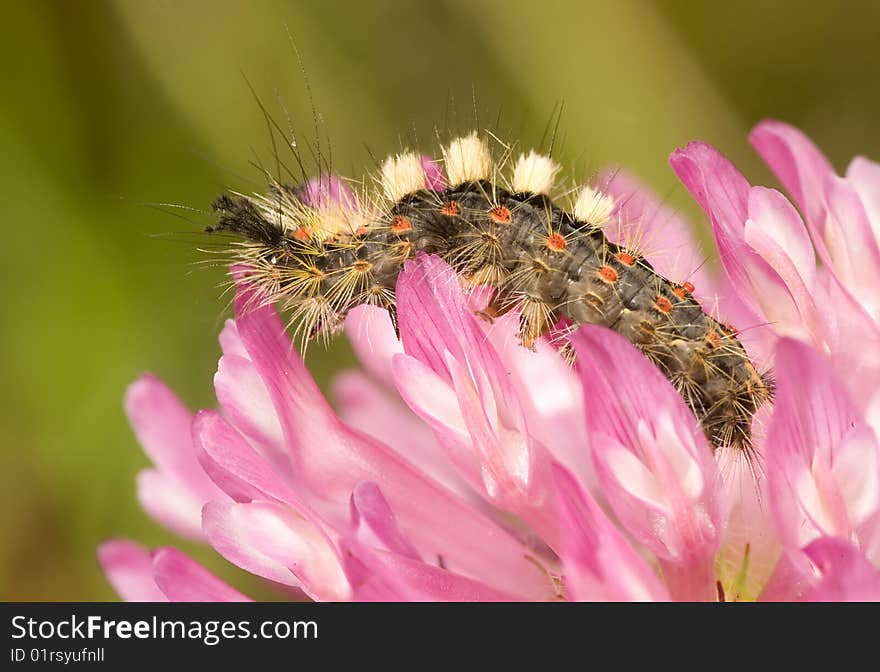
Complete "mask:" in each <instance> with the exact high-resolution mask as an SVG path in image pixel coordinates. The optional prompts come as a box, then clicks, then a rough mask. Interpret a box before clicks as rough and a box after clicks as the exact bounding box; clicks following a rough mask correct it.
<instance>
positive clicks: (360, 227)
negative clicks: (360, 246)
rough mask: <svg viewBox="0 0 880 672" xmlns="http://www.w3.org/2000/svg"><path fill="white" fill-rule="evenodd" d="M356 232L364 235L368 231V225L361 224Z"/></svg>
mask: <svg viewBox="0 0 880 672" xmlns="http://www.w3.org/2000/svg"><path fill="white" fill-rule="evenodd" d="M355 233H356V234H357V235H359V236H364V235H366V233H367V227H366V226H359V227H358V228H357V230H356V231H355Z"/></svg>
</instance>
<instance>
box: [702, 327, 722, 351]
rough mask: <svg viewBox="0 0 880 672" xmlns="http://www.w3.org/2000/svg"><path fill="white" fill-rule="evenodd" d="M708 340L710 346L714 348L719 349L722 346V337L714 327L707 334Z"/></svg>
mask: <svg viewBox="0 0 880 672" xmlns="http://www.w3.org/2000/svg"><path fill="white" fill-rule="evenodd" d="M706 342H707V343H709V347H710V348H712V349H713V350H717V349H718V348H720V347H721V338H720V337H719V336H718V332H716V331H715V330H714V329H713V330H712V331H710V332H709V333H708V334H706Z"/></svg>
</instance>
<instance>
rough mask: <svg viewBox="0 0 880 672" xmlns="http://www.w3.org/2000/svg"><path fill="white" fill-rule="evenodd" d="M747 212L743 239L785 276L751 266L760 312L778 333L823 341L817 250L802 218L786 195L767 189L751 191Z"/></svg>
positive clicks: (770, 265)
mask: <svg viewBox="0 0 880 672" xmlns="http://www.w3.org/2000/svg"><path fill="white" fill-rule="evenodd" d="M748 214H749V219H748V220H747V221H746V224H745V228H744V232H743V233H744V240H745V242H746V244H747V245H748V246H749V248H751V249H752V250H754V251H755V252H756V253H757V254H758V255H760V257H761V258H762V259H763V260H764V261H765V262H767V264H768V265H769V267H771V268H773V270H774V272H775V275H776V276H777V277H778V280H781V283H778V282H777V281H776V280H777V278H774V279H773V280H772V281H770V282H767V281H766V279H765V277H764V276H763V275H762V271H761V269H752V268H750V265H747V266H746V269H747V271H746V272H747V273H748V276H749V279H750V281H751V287H752V294H753V295H754V296H755V298H756V300H757V303H758V304H759V305H760V307H761V314H762V315H763V316H764V317H765V318H766V319H767V321H768V322H770V323H772V324H773V329H774V331H776V332H777V333H779V334H783V335H790V336H796V337H803V338H807V339H810V340H811V341H812V342H813V343H816V344H819V345H821V344H823V333H822V331H823V330H822V326H821V324H820V318H819V315H818V310H817V307H816V304H815V301H814V294H815V293H817V292H818V289H819V288H818V287H817V286H816V261H815V253H814V252H813V246H812V244H811V243H810V239H809V237H808V236H807V232H806V229H805V228H804V225H803V222H802V221H801V218H800V216H799V215H798V214H797V211H796V210H795V209H794V207H793V206H792V205H791V204H790V203H789V202H788V200H787V199H786V198H785V197H784V196H783V195H782V194H780V193H779V192H778V191H776V190H774V189H766V188H764V187H753V188H752V189H751V190H750V191H749V213H748Z"/></svg>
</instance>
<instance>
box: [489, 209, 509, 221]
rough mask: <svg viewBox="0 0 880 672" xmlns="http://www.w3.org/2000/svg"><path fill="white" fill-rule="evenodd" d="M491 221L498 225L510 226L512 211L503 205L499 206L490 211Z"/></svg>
mask: <svg viewBox="0 0 880 672" xmlns="http://www.w3.org/2000/svg"><path fill="white" fill-rule="evenodd" d="M489 217H490V219H491V220H492V221H493V222H495V223H496V224H510V210H508V209H507V208H506V207H504V206H503V205H498V206H495V207H494V208H492V209H491V210H490V211H489Z"/></svg>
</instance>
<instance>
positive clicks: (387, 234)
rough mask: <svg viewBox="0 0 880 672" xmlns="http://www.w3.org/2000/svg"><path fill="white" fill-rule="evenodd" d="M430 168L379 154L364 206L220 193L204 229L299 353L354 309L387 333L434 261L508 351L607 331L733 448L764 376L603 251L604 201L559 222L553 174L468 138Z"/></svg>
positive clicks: (763, 390)
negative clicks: (514, 328) (514, 345)
mask: <svg viewBox="0 0 880 672" xmlns="http://www.w3.org/2000/svg"><path fill="white" fill-rule="evenodd" d="M511 163H513V166H512V171H506V170H505V165H506V164H511ZM438 166H439V164H438V163H431V162H429V161H428V160H427V159H426V157H421V156H419V155H417V154H414V153H406V154H401V155H396V156H392V157H389V158H388V159H387V160H386V161H385V163H384V165H383V166H382V170H381V176H380V177H379V178H378V179H377V182H379V183H380V184H381V190H375V191H378V192H380V193H373V194H370V192H369V190H367V189H364V190H362V191H361V193H355V192H353V191H351V190H347V189H345V188H344V187H340V185H339V184H336V183H334V184H331V183H330V182H328V183H327V184H326V185H325V187H326V188H325V189H324V190H323V192H322V193H323V195H324V197H323V198H322V197H321V196H320V194H319V195H317V196H316V193H317V192H320V191H321V190H317V192H316V190H315V184H314V182H312V183H307V184H304V185H300V186H290V185H285V184H281V183H280V182H275V183H273V185H272V188H271V190H270V193H269V194H268V195H259V196H247V195H243V194H230V193H226V194H223V195H221V196H220V197H219V198H218V199H217V200H216V201H215V203H214V209H215V211H216V212H217V213H218V216H219V221H218V223H217V224H216V226H213V227H209V229H208V231H209V232H210V231H226V232H230V233H233V234H238V235H239V236H241V237H242V238H243V240H242V241H240V242H239V243H238V245H237V246H236V247H235V250H236V252H235V256H236V258H237V259H239V260H240V261H241V262H243V263H244V264H246V265H247V267H248V268H249V269H250V270H249V274H250V275H249V280H250V281H251V282H254V283H256V284H257V286H259V287H260V288H261V289H262V290H263V292H262V294H263V295H264V296H265V297H267V299H266V300H269V301H272V302H278V303H279V304H280V305H281V307H282V308H286V309H289V310H291V311H292V313H293V321H294V322H295V323H296V324H298V328H299V329H300V330H301V335H302V337H303V339H304V342H305V341H307V340H308V339H311V338H314V337H316V336H324V337H326V336H327V335H328V334H330V333H332V332H333V331H335V330H336V329H338V327H339V326H340V324H341V321H342V320H343V318H344V316H345V315H346V313H347V312H348V311H349V310H350V309H351V308H352V307H354V306H357V305H360V304H364V303H367V304H372V305H376V306H380V307H382V308H385V309H387V310H388V311H389V314H390V316H391V320H392V323H394V324H395V328H396V316H395V296H394V291H395V284H396V280H397V276H398V274H399V273H400V271H401V269H402V267H403V263H404V262H405V261H406V260H407V259H411V258H413V257H415V255H416V254H417V253H419V252H425V253H429V254H435V255H438V256H440V257H442V258H443V259H444V260H445V261H446V262H447V263H448V264H449V265H450V266H452V267H453V268H454V269H455V270H456V271H457V272H458V274H459V276H460V278H461V279H462V282H463V284H465V285H466V286H471V287H476V286H487V285H488V286H491V287H493V288H494V290H495V291H494V295H493V298H492V299H491V301H490V303H489V305H488V306H486V308H485V310H484V311H482V312H481V314H482V315H483V317H485V318H486V319H492V318H493V317H495V316H499V315H502V314H504V313H506V312H508V311H511V310H515V311H518V313H519V322H520V338H521V341H522V343H523V345H524V346H526V347H530V346H531V345H532V344H533V343H534V342H535V341H536V340H537V339H539V338H543V337H547V336H548V335H551V336H553V335H554V334H555V338H557V339H559V340H560V342H562V343H563V344H562V346H561V348H560V349H561V350H562V352H563V355H570V349H568V348H567V347H566V345H565V344H564V336H565V334H566V333H567V331H566V330H567V329H572V328H575V327H577V326H578V325H581V324H598V325H603V326H605V327H608V328H610V329H613V330H614V331H616V332H618V333H619V334H621V335H623V336H624V337H625V338H626V339H627V340H629V341H630V342H631V343H633V344H634V345H635V346H636V347H638V348H639V349H640V350H641V351H642V352H643V353H644V354H645V355H646V356H648V357H649V358H650V359H651V361H652V362H653V363H654V364H655V365H656V366H657V367H659V368H660V370H661V371H662V372H663V373H664V374H665V375H666V377H667V378H668V379H669V380H670V381H671V382H672V383H673V385H674V386H675V387H676V389H677V390H678V391H679V393H680V394H681V395H682V397H683V398H684V400H685V401H686V402H687V403H688V404H689V405H690V407H691V408H692V409H693V411H694V413H695V415H696V417H697V418H698V419H699V421H700V423H701V425H702V427H703V429H704V432H705V433H706V435H707V437H708V438H709V440H710V441H711V443H712V444H713V445H714V446H733V447H739V448H743V449H748V448H749V446H750V439H751V420H752V416H753V415H754V413H755V412H756V411H757V409H758V408H759V407H760V406H761V404H763V403H764V402H765V401H767V400H769V399H770V398H771V396H772V385H771V383H770V381H769V379H768V378H767V377H766V376H764V375H761V374H760V373H758V371H757V370H756V369H755V367H754V366H753V365H752V363H751V361H750V360H749V358H748V356H747V354H746V351H745V350H744V348H743V346H742V345H741V343H740V342H739V341H738V339H737V337H736V332H735V330H733V329H732V328H731V327H728V326H725V325H723V324H722V323H720V322H719V321H717V320H715V319H714V318H713V317H711V316H710V315H708V314H706V313H705V312H704V311H703V310H702V308H701V307H700V304H699V303H698V302H697V301H696V300H695V299H694V298H693V296H692V295H691V292H692V291H693V286H692V285H690V283H688V282H684V283H682V284H678V283H676V282H673V281H671V280H669V279H667V278H664V277H663V276H661V275H659V274H658V273H657V272H655V270H654V269H653V267H652V266H651V264H650V263H649V262H648V261H647V260H646V259H645V258H644V257H643V256H642V255H641V254H640V253H639V251H638V250H637V249H635V248H633V247H627V246H626V245H617V244H615V243H612V242H610V241H609V240H608V239H607V238H606V236H605V234H604V233H603V231H602V226H603V224H605V223H606V222H607V221H608V218H609V216H610V214H611V211H612V209H613V206H614V203H613V201H612V200H611V199H610V198H609V197H608V196H605V195H603V194H601V193H599V192H597V191H595V190H593V189H592V188H591V187H589V186H586V187H583V188H582V189H581V190H580V191H579V192H578V193H577V196H576V198H575V199H574V200H573V205H572V207H571V208H570V209H564V208H562V207H560V206H558V205H557V204H556V203H555V202H554V200H553V199H552V198H551V196H550V192H551V190H552V188H553V182H554V178H555V176H556V174H557V172H558V170H559V167H558V165H557V164H555V163H554V162H553V161H552V160H551V159H550V158H548V157H546V156H541V155H539V154H536V153H534V152H532V153H530V154H528V155H521V156H520V157H519V159H518V161H516V162H515V163H514V162H512V161H509V153H508V155H507V156H506V157H505V160H504V161H499V162H498V164H496V163H495V162H494V161H493V159H492V156H491V154H490V151H489V148H488V145H487V143H486V142H485V141H484V140H483V139H481V138H480V137H479V136H478V135H477V134H476V133H472V134H471V135H469V136H466V137H462V138H457V139H455V140H453V141H451V142H450V143H449V144H448V145H446V146H445V147H444V148H443V168H444V169H445V176H443V175H442V173H441V172H440V170H439V167H438ZM505 172H510V173H511V174H509V175H506V174H505ZM327 179H328V180H332V179H333V178H327ZM331 191H335V194H334V195H335V198H332V199H331V198H327V197H326V196H327V195H328V193H329V192H331ZM560 325H568V326H567V327H566V326H562V327H560Z"/></svg>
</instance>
